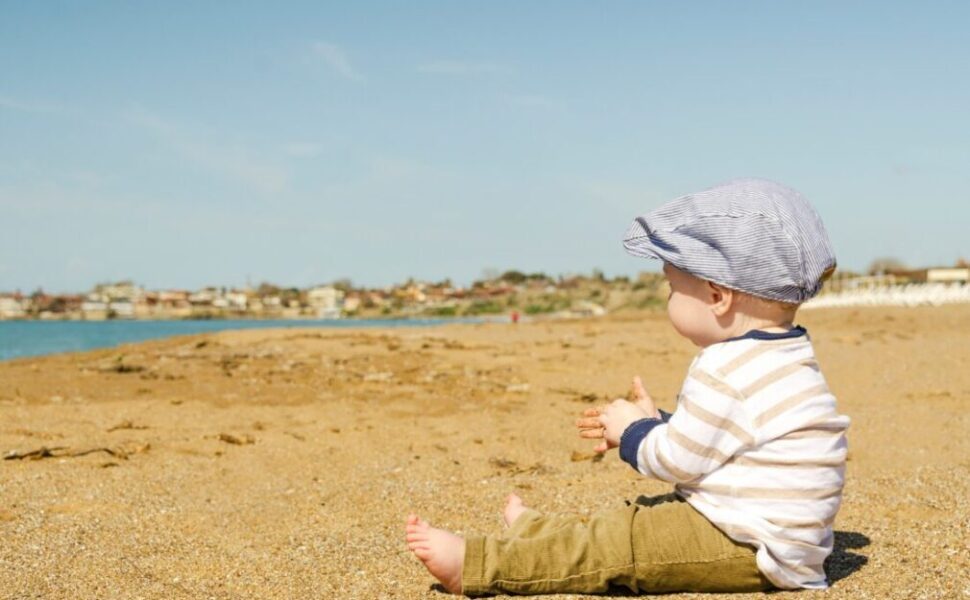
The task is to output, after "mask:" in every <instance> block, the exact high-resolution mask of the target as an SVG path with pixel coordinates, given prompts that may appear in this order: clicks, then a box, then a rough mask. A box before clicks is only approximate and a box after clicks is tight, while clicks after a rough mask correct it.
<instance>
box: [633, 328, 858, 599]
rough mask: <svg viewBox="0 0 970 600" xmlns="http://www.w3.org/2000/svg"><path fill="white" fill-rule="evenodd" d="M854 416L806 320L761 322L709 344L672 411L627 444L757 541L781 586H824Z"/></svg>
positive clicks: (766, 568) (731, 531) (694, 501)
mask: <svg viewBox="0 0 970 600" xmlns="http://www.w3.org/2000/svg"><path fill="white" fill-rule="evenodd" d="M848 425H849V418H848V417H846V416H843V415H840V414H839V413H838V412H837V411H836V407H835V397H834V396H833V395H832V394H831V393H830V392H829V389H828V387H827V386H826V384H825V379H824V378H823V377H822V374H821V373H820V372H819V367H818V364H817V363H816V361H815V354H814V351H813V349H812V344H811V341H810V340H809V338H808V335H807V334H806V333H805V331H804V329H801V328H796V329H794V330H792V331H791V332H789V333H786V334H765V333H764V332H752V333H750V334H748V335H746V336H743V337H741V338H737V339H733V340H730V341H727V342H721V343H718V344H714V345H712V346H709V347H707V348H705V349H704V350H703V351H702V352H701V354H700V355H699V356H698V357H697V358H696V359H695V360H694V362H693V363H692V365H691V368H690V371H689V373H688V375H687V379H686V381H685V382H684V385H683V388H682V390H681V393H680V396H679V398H678V406H677V410H676V411H675V412H674V414H673V416H672V417H670V419H669V421H668V422H666V423H661V422H659V421H655V420H649V422H640V423H638V424H635V426H631V427H630V428H629V429H628V430H627V432H626V433H625V434H624V439H623V441H622V442H621V449H620V450H621V456H624V459H625V460H628V461H629V462H630V463H631V464H633V466H634V467H635V468H636V469H637V470H638V471H640V472H641V473H642V474H644V475H647V476H650V477H654V478H657V479H661V480H664V481H669V482H671V483H674V484H675V489H676V491H677V492H678V493H679V494H680V495H681V496H683V497H684V498H685V499H686V500H687V502H689V503H690V504H691V505H692V506H693V507H694V508H696V509H697V510H698V511H700V512H701V513H702V514H703V515H704V516H705V517H707V518H708V519H709V520H710V521H711V522H712V523H714V524H715V525H716V526H717V527H718V528H719V529H721V530H722V531H724V533H726V534H727V535H728V536H730V537H731V538H733V539H734V540H737V541H739V542H744V543H749V544H751V545H753V546H755V547H756V548H757V549H758V551H757V561H758V567H759V569H760V570H761V571H762V573H764V575H765V576H766V577H767V578H768V579H769V580H771V581H772V582H773V583H774V584H775V585H776V586H778V587H781V588H798V587H804V588H824V587H826V586H827V582H826V578H825V572H824V571H823V568H822V563H823V561H824V560H825V558H826V557H827V556H828V555H829V553H831V551H832V544H833V534H832V523H833V520H834V519H835V514H836V512H837V511H838V509H839V505H840V503H841V500H842V487H843V483H844V478H845V459H846V452H847V446H846V439H845V430H846V428H847V427H848ZM624 450H625V452H624Z"/></svg>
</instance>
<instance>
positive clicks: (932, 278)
mask: <svg viewBox="0 0 970 600" xmlns="http://www.w3.org/2000/svg"><path fill="white" fill-rule="evenodd" d="M926 282H927V283H956V282H959V283H967V282H970V268H966V267H942V268H937V269H927V270H926Z"/></svg>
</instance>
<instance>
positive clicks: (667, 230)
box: [406, 179, 849, 595]
mask: <svg viewBox="0 0 970 600" xmlns="http://www.w3.org/2000/svg"><path fill="white" fill-rule="evenodd" d="M624 246H625V247H626V249H627V251H628V252H630V253H631V254H633V255H635V256H642V257H649V258H657V259H660V260H662V261H663V263H664V266H663V270H664V274H665V275H666V276H667V280H668V281H669V283H670V297H669V299H668V303H667V312H668V315H669V317H670V321H671V323H672V324H673V326H674V329H676V330H677V332H678V333H679V334H681V335H682V336H684V337H686V338H687V339H689V340H690V341H692V342H693V343H694V344H696V345H697V346H699V347H700V348H701V351H700V354H699V355H698V356H697V357H696V358H695V359H694V361H693V363H692V364H691V366H690V368H689V369H688V372H687V378H686V380H685V381H684V384H683V387H682V389H681V392H680V394H679V396H678V399H677V410H676V411H675V412H674V413H673V414H672V415H670V414H667V413H663V412H662V411H658V410H656V408H655V407H654V404H653V401H652V400H651V399H650V397H649V395H648V394H647V393H646V391H644V389H643V386H642V384H641V382H640V380H639V378H636V379H635V380H634V388H635V392H636V402H629V401H627V400H622V399H621V400H615V401H614V402H613V403H612V404H609V405H608V406H605V407H602V408H600V409H594V410H589V411H586V412H585V413H584V415H583V418H582V419H580V420H579V421H577V426H578V427H579V431H580V435H581V436H582V437H584V438H596V439H600V440H601V441H600V442H599V445H598V446H597V447H596V450H597V451H599V452H605V451H607V450H608V449H611V448H619V455H620V458H621V459H622V460H624V461H625V462H627V463H629V464H630V466H632V467H633V468H634V469H635V470H636V471H637V472H638V473H640V474H641V475H643V476H646V477H651V478H655V479H660V480H663V481H667V482H670V483H672V484H674V492H673V494H669V495H667V496H660V497H656V498H650V499H646V498H642V497H641V499H639V500H638V501H637V502H635V503H632V504H630V503H628V505H627V506H623V507H621V508H618V509H612V510H604V511H601V512H598V513H595V514H594V515H593V516H591V517H589V518H588V519H581V518H580V517H578V516H576V517H568V516H551V515H543V514H540V513H539V512H537V511H535V510H532V509H530V508H527V507H525V506H524V505H523V503H522V501H521V500H520V499H519V498H518V497H517V496H515V495H512V496H510V497H509V501H508V505H507V506H506V508H505V521H506V524H507V525H508V529H507V530H506V532H505V534H504V535H502V536H501V537H478V536H469V537H467V538H462V537H459V536H457V535H454V534H452V533H450V532H448V531H444V530H442V529H436V528H433V527H431V526H430V525H428V523H427V522H425V521H422V520H420V519H419V518H418V517H416V516H414V515H412V516H410V517H408V520H407V526H406V531H407V543H408V547H409V548H410V549H411V550H412V552H414V554H415V555H416V556H417V557H418V558H419V559H421V561H422V562H423V563H424V565H425V567H427V569H428V570H429V571H430V572H431V574H432V575H434V576H435V577H436V578H438V580H439V581H441V583H442V584H443V585H444V587H445V588H446V589H447V590H448V591H450V592H452V593H456V594H458V593H464V594H467V595H478V594H490V593H514V594H543V593H598V592H605V591H607V590H608V589H609V588H610V586H623V587H626V588H629V589H630V590H631V591H633V592H647V593H649V592H654V593H656V592H675V591H679V592H733V591H737V592H741V591H758V590H768V589H772V588H782V589H796V588H824V587H826V586H827V581H826V578H825V572H824V570H823V562H824V561H825V558H826V557H827V556H828V555H829V553H830V552H831V551H832V543H833V534H832V523H833V521H834V519H835V515H836V513H837V512H838V509H839V505H840V503H841V499H842V487H843V484H844V475H845V458H846V452H847V447H846V439H845V430H846V428H847V427H848V425H849V419H848V417H845V416H842V415H840V414H838V412H837V411H836V407H835V397H834V396H833V395H832V394H831V393H830V392H829V390H828V387H827V386H826V384H825V379H824V378H823V377H822V374H821V373H820V370H819V366H818V363H817V362H816V361H815V356H814V351H813V349H812V344H811V341H810V339H809V336H808V333H807V332H806V330H805V329H804V328H802V327H799V326H796V325H795V314H796V311H797V310H798V307H799V305H800V304H801V303H802V302H804V301H805V300H808V299H809V298H811V297H812V296H814V295H815V294H816V293H818V291H819V289H820V288H821V285H822V281H823V280H824V279H825V277H827V276H828V275H829V274H831V272H832V271H833V270H834V268H835V257H834V255H833V252H832V249H831V244H830V243H829V240H828V236H827V234H826V232H825V228H824V226H823V225H822V222H821V220H820V219H819V217H818V215H817V214H816V212H815V210H814V209H813V208H812V206H811V205H810V204H809V203H808V201H807V200H806V199H805V198H804V197H802V196H801V195H800V194H798V193H797V192H795V191H794V190H791V189H789V188H787V187H784V186H782V185H779V184H777V183H773V182H770V181H765V180H761V179H740V180H734V181H730V182H727V183H724V184H722V185H719V186H717V187H714V188H711V189H709V190H705V191H703V192H699V193H696V194H690V195H687V196H683V197H681V198H678V199H676V200H673V201H672V202H669V203H668V204H665V205H663V206H661V207H660V208H658V209H656V210H654V211H653V212H651V213H648V214H647V215H645V216H642V217H639V218H637V219H636V220H635V221H634V223H633V226H632V227H631V228H630V230H629V231H628V233H627V236H626V239H625V240H624Z"/></svg>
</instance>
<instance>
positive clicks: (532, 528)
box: [502, 508, 586, 538]
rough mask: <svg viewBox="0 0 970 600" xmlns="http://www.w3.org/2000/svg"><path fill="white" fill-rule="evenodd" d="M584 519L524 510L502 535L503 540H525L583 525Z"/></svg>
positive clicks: (576, 516)
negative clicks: (579, 524) (564, 528)
mask: <svg viewBox="0 0 970 600" xmlns="http://www.w3.org/2000/svg"><path fill="white" fill-rule="evenodd" d="M585 521H586V519H585V518H584V517H581V516H579V515H544V514H542V513H540V512H539V511H537V510H533V509H531V508H527V509H525V510H524V511H523V512H522V514H521V515H519V518H518V519H516V520H515V523H512V526H511V527H509V528H508V529H506V530H505V533H504V534H502V537H504V538H527V537H536V536H539V535H546V534H549V533H552V532H553V531H556V530H557V529H562V528H563V527H571V526H573V525H575V524H577V523H583V522H585Z"/></svg>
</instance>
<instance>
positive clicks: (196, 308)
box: [0, 261, 970, 321]
mask: <svg viewBox="0 0 970 600" xmlns="http://www.w3.org/2000/svg"><path fill="white" fill-rule="evenodd" d="M893 267H894V268H886V269H882V270H881V271H879V272H878V273H877V274H873V275H858V274H854V273H848V272H838V273H836V275H835V276H834V277H832V279H831V280H829V281H828V282H826V284H825V288H823V296H825V295H826V294H848V296H846V298H849V299H851V298H855V297H856V296H858V297H859V298H863V297H865V298H868V297H869V296H870V295H872V297H873V298H877V299H878V301H879V302H883V301H888V300H886V299H887V298H889V299H892V298H896V296H897V295H898V293H899V289H897V288H902V287H906V286H908V287H909V288H910V289H909V291H907V292H906V293H907V294H908V295H907V298H916V300H913V302H917V303H918V302H923V300H921V298H923V296H921V295H920V293H922V292H919V290H917V291H913V290H912V289H911V288H913V286H931V288H932V293H929V292H927V294H928V295H926V298H929V300H927V302H930V303H933V302H935V301H936V300H934V299H936V298H944V299H946V301H947V302H950V301H960V299H961V298H964V297H965V296H966V297H968V298H970V294H968V293H967V292H968V291H970V266H968V265H967V263H965V262H963V261H961V262H960V263H958V264H957V265H956V266H954V267H931V268H926V269H903V268H902V267H898V266H895V265H893ZM941 286H942V287H941ZM954 286H955V287H954ZM957 288H959V289H957ZM928 289H930V288H928ZM872 290H874V291H875V293H874V294H869V291H872ZM887 290H888V291H887ZM667 292H668V289H667V284H666V282H665V280H664V278H663V276H662V275H660V274H659V273H646V272H645V273H641V274H640V275H639V276H638V277H637V278H635V279H633V280H631V279H630V278H627V277H616V278H613V279H607V278H606V277H604V276H603V274H602V273H601V272H594V273H593V274H592V275H590V276H584V275H576V276H560V277H557V278H553V277H549V276H547V275H545V274H542V273H533V274H525V273H521V272H519V271H507V272H505V273H503V274H501V275H494V276H491V277H488V278H486V279H483V280H480V281H475V282H474V283H473V284H472V285H471V286H469V287H461V286H456V285H453V284H452V283H451V281H448V280H445V281H441V282H422V281H415V280H408V281H406V282H404V283H402V284H399V285H394V286H389V287H386V288H354V287H353V286H352V285H351V284H350V282H349V281H339V282H333V283H330V284H325V285H319V286H314V287H311V288H308V289H297V288H282V287H278V286H275V285H272V284H267V283H264V284H261V285H260V286H259V287H258V288H256V289H252V288H248V287H247V288H243V289H235V288H225V287H205V288H202V289H199V290H194V291H192V290H179V289H170V290H146V289H145V288H144V287H142V286H140V285H138V284H136V283H134V282H132V281H120V282H115V283H103V284H98V285H96V286H94V288H93V289H91V291H89V292H88V293H86V294H60V295H51V294H47V293H44V292H43V291H41V290H38V291H36V292H34V293H32V294H29V295H27V294H23V293H22V292H19V291H17V292H10V293H2V292H0V320H9V319H71V320H92V321H93V320H105V319H206V318H260V319H300V318H302V319H337V318H342V317H364V318H375V317H412V316H420V317H451V316H479V315H511V314H512V313H515V314H521V315H526V316H536V315H558V316H565V317H569V316H574V317H581V316H588V317H595V316H600V315H603V314H606V313H607V312H611V311H616V310H622V309H626V308H634V309H636V308H649V307H656V306H662V305H663V301H664V299H665V298H666V296H667ZM914 294H915V295H914ZM848 301H849V300H845V302H848ZM867 301H868V300H867ZM873 301H875V300H873ZM893 301H894V300H893ZM826 302H828V303H829V304H831V305H835V304H833V303H836V302H843V300H838V299H836V298H830V299H829V300H827V301H826ZM940 302H943V300H940ZM814 305H817V306H822V305H826V303H825V302H814Z"/></svg>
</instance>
